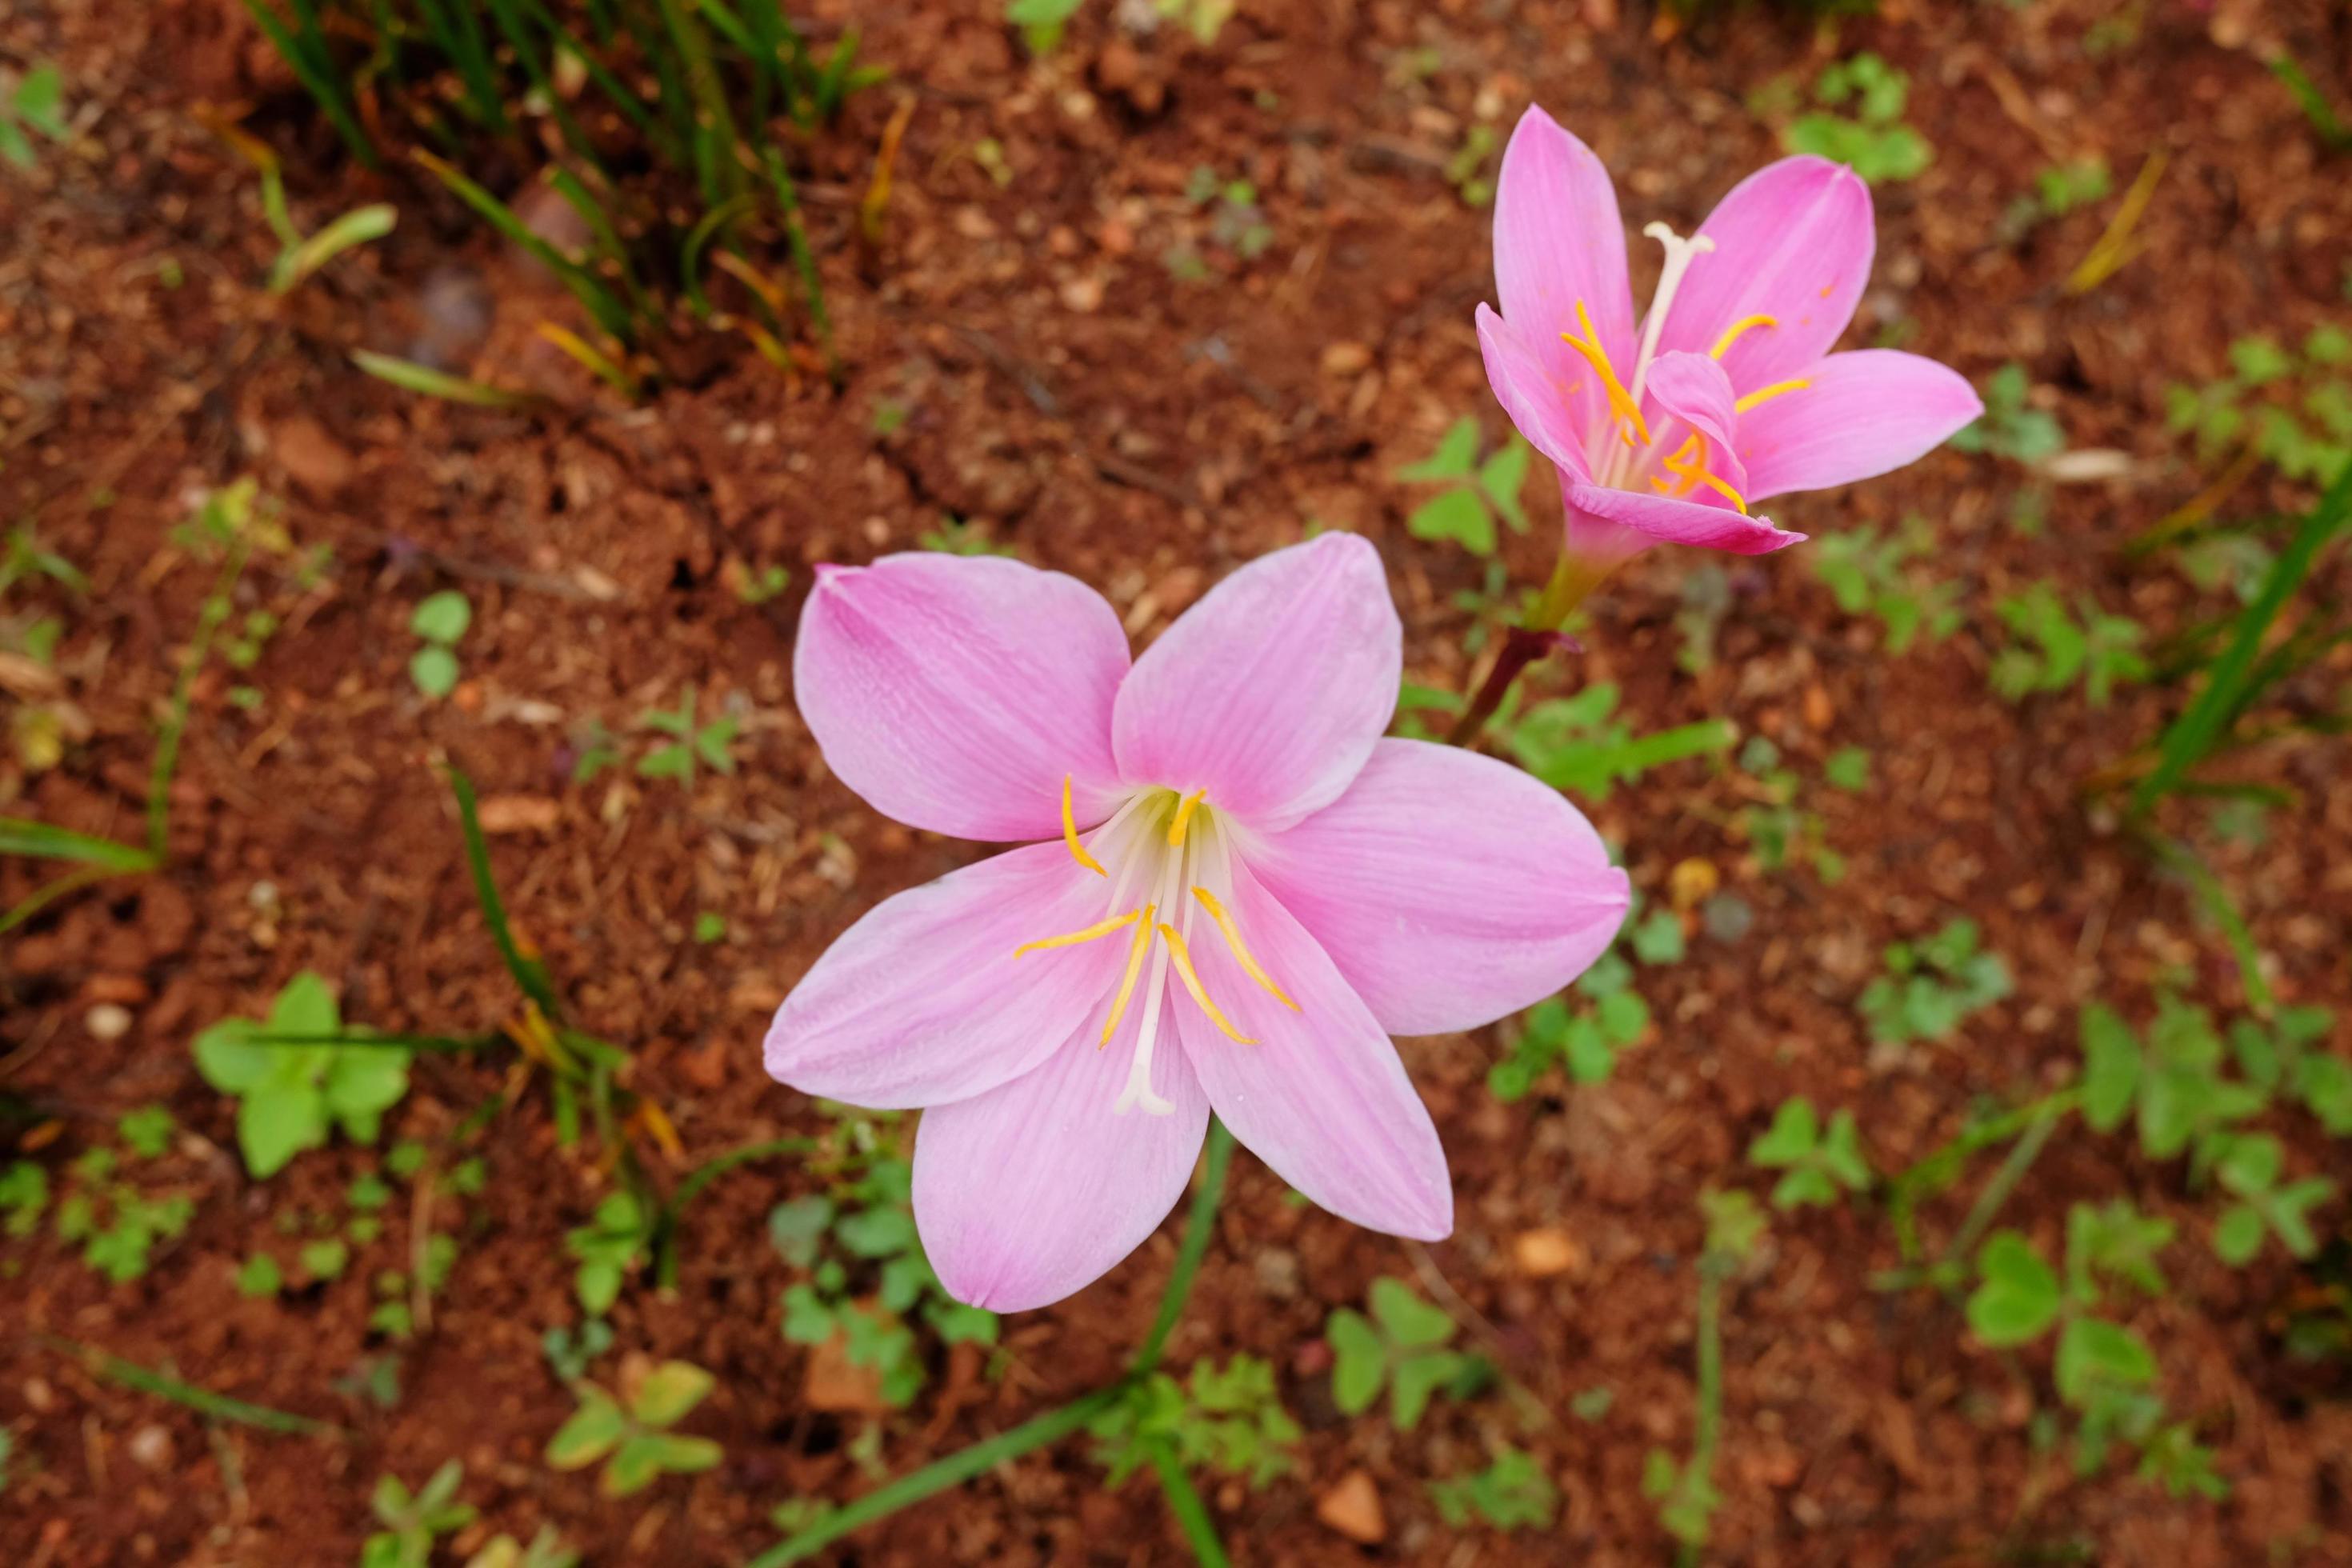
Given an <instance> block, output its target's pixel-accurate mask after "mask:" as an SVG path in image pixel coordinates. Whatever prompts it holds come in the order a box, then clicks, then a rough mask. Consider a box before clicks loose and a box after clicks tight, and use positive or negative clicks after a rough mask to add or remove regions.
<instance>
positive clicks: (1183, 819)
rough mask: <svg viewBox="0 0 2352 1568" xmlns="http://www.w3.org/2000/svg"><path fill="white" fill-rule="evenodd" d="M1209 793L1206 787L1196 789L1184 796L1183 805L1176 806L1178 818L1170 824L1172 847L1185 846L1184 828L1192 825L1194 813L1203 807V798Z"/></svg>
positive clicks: (1169, 839) (1169, 841)
mask: <svg viewBox="0 0 2352 1568" xmlns="http://www.w3.org/2000/svg"><path fill="white" fill-rule="evenodd" d="M1208 793H1209V792H1208V791H1207V790H1205V789H1196V790H1194V791H1193V792H1192V794H1191V795H1186V796H1185V797H1184V804H1183V805H1180V806H1178V807H1177V808H1176V820H1175V821H1173V822H1171V823H1170V824H1169V825H1168V844H1169V847H1171V848H1175V849H1181V848H1182V847H1184V829H1185V828H1186V827H1187V826H1190V825H1191V823H1192V814H1193V813H1194V812H1195V811H1198V810H1199V809H1200V808H1201V799H1202V796H1204V795H1207V794H1208Z"/></svg>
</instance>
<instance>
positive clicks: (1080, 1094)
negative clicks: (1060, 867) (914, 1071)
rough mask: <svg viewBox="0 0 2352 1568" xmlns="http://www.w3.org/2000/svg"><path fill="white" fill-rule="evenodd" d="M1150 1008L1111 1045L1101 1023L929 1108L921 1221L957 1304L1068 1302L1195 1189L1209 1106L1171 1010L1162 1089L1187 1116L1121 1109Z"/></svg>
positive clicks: (930, 1253)
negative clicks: (1022, 1068)
mask: <svg viewBox="0 0 2352 1568" xmlns="http://www.w3.org/2000/svg"><path fill="white" fill-rule="evenodd" d="M1166 1006H1167V1004H1165V1003H1163V1004H1162V1007H1163V1009H1164V1008H1165V1007H1166ZM1142 1016H1143V1009H1142V1008H1140V1007H1135V1008H1131V1009H1129V1015H1128V1019H1127V1022H1126V1023H1125V1024H1124V1025H1123V1026H1121V1029H1120V1032H1119V1035H1118V1037H1117V1038H1114V1039H1113V1040H1112V1041H1111V1043H1110V1047H1109V1048H1108V1049H1107V1050H1097V1049H1096V1048H1095V1040H1094V1035H1095V1031H1094V1030H1093V1029H1092V1028H1088V1029H1087V1030H1084V1031H1081V1032H1080V1034H1079V1035H1078V1036H1076V1037H1073V1038H1071V1039H1069V1040H1066V1041H1065V1042H1064V1043H1063V1044H1062V1045H1061V1047H1059V1048H1058V1049H1056V1050H1055V1051H1054V1052H1053V1053H1052V1054H1051V1055H1050V1056H1048V1057H1047V1058H1045V1061H1044V1062H1043V1063H1041V1064H1040V1065H1039V1066H1037V1067H1036V1068H1034V1069H1032V1070H1031V1071H1029V1072H1026V1073H1024V1074H1023V1075H1022V1076H1021V1077H1019V1078H1016V1079H1013V1081H1012V1082H1010V1083H1007V1084H1003V1085H1001V1086H999V1087H998V1088H995V1089H991V1090H989V1091H988V1092H987V1093H986V1094H982V1095H980V1096H978V1097H976V1098H974V1099H971V1100H960V1101H958V1102H957V1103H955V1104H953V1105H941V1106H935V1107H933V1108H932V1109H931V1110H927V1111H925V1112H923V1122H922V1126H921V1127H920V1128H919V1129H918V1130H917V1131H916V1134H915V1226H916V1228H917V1229H918V1230H919V1232H920V1233H921V1235H922V1238H923V1251H924V1254H925V1255H926V1256H927V1257H928V1258H929V1259H930V1263H931V1268H933V1269H934V1270H936V1271H937V1272H938V1274H939V1277H940V1283H941V1284H942V1285H945V1286H946V1287H947V1289H948V1294H950V1295H951V1296H953V1297H954V1298H955V1299H956V1300H959V1301H962V1302H964V1303H966V1304H967V1305H970V1306H974V1307H985V1308H987V1309H989V1310H991V1311H996V1312H1019V1311H1026V1310H1028V1309H1030V1308H1032V1307H1043V1306H1045V1305H1047V1304H1048V1303H1051V1302H1054V1301H1058V1300H1061V1299H1062V1298H1063V1297H1065V1296H1067V1295H1069V1294H1071V1293H1072V1292H1073V1291H1076V1290H1078V1289H1082V1288H1083V1287H1085V1286H1087V1285H1088V1284H1091V1283H1092V1282H1093V1281H1095V1280H1096V1279H1099V1278H1101V1277H1102V1275H1103V1274H1105V1273H1106V1272H1108V1270H1109V1269H1110V1268H1113V1267H1114V1266H1116V1265H1117V1264H1118V1261H1119V1259H1121V1258H1125V1257H1126V1256H1127V1255H1128V1254H1129V1253H1130V1252H1132V1251H1134V1250H1135V1249H1136V1247H1139V1245H1141V1244H1142V1242H1143V1241H1144V1239H1145V1238H1146V1237H1149V1236H1150V1234H1151V1233H1152V1232H1153V1231H1154V1230H1156V1229H1157V1228H1159V1225H1160V1221H1161V1220H1162V1219H1165V1218H1166V1217H1167V1216H1168V1211H1169V1210H1170V1209H1171V1208H1173V1207H1175V1206H1176V1200H1177V1199H1178V1198H1180V1197H1181V1196H1182V1195H1183V1194H1184V1186H1185V1184H1186V1182H1187V1181H1188V1180H1190V1178H1191V1177H1192V1165H1193V1162H1194V1161H1195V1160H1196V1159H1198V1158H1199V1156H1200V1152H1201V1142H1202V1139H1203V1138H1204V1137H1206V1136H1207V1133H1208V1128H1209V1101H1208V1099H1207V1097H1206V1096H1204V1095H1203V1094H1202V1092H1201V1085H1200V1081H1199V1080H1198V1079H1195V1078H1194V1077H1193V1076H1192V1068H1191V1067H1190V1066H1189V1065H1188V1064H1187V1063H1186V1062H1185V1060H1184V1053H1183V1052H1182V1051H1181V1050H1178V1049H1176V1048H1175V1042H1174V1041H1173V1040H1172V1039H1171V1038H1169V1037H1168V1032H1169V1030H1170V1029H1171V1028H1172V1026H1173V1025H1172V1022H1171V1021H1170V1020H1168V1019H1167V1018H1166V1017H1165V1015H1164V1011H1163V1016H1162V1023H1161V1038H1162V1040H1163V1042H1164V1043H1163V1045H1162V1046H1161V1047H1160V1049H1159V1050H1157V1051H1155V1052H1154V1053H1153V1054H1152V1059H1151V1069H1152V1071H1151V1077H1152V1089H1154V1090H1155V1091H1156V1092H1157V1093H1158V1094H1160V1097H1161V1098H1162V1099H1164V1100H1169V1101H1170V1102H1171V1103H1172V1104H1174V1106H1175V1107H1176V1109H1175V1110H1174V1111H1173V1112H1172V1113H1171V1114H1169V1115H1165V1116H1152V1115H1150V1114H1147V1113H1146V1112H1144V1111H1141V1110H1130V1111H1129V1112H1127V1113H1126V1114H1125V1115H1116V1114H1114V1113H1113V1112H1112V1110H1111V1106H1112V1105H1113V1103H1115V1102H1116V1101H1117V1100H1118V1094H1119V1089H1120V1088H1121V1086H1122V1085H1123V1084H1124V1083H1125V1082H1126V1079H1127V1069H1128V1061H1129V1057H1130V1056H1131V1055H1132V1054H1133V1051H1134V1048H1135V1036H1136V1030H1137V1027H1138V1026H1139V1020H1140V1019H1141V1017H1142Z"/></svg>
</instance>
